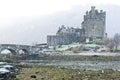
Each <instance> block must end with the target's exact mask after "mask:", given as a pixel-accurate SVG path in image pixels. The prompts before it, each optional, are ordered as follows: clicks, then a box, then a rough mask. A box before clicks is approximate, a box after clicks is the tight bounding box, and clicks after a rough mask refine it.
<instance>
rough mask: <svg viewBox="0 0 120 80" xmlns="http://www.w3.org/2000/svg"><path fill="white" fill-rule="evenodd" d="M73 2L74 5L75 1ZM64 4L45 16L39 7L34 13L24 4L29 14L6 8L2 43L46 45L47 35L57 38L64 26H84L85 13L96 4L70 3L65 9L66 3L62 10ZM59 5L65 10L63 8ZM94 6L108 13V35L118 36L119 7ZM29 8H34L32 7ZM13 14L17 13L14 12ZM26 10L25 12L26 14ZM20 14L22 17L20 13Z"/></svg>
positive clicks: (1, 22) (0, 28)
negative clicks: (57, 33) (82, 24)
mask: <svg viewBox="0 0 120 80" xmlns="http://www.w3.org/2000/svg"><path fill="white" fill-rule="evenodd" d="M12 1H14V0H12ZM46 1H47V0H46ZM53 1H54V0H53ZM66 1H67V0H66ZM66 1H65V4H67V2H66ZM70 1H71V3H72V0H70ZM76 1H78V0H76ZM85 1H87V0H85ZM62 2H64V1H62ZM62 2H61V5H59V7H56V8H58V10H57V9H53V10H51V12H50V11H48V12H46V11H47V10H46V11H45V12H46V14H45V13H44V11H43V12H42V13H40V12H39V10H41V9H39V8H38V10H37V9H35V7H33V9H32V10H33V11H34V12H33V13H32V12H31V11H30V10H29V8H28V7H27V8H26V7H25V4H24V7H25V9H26V10H27V9H28V11H25V10H16V11H19V12H15V14H14V13H12V12H10V13H8V12H9V11H10V10H7V8H5V9H4V7H3V10H7V11H6V12H7V13H5V15H4V13H3V12H1V16H0V17H1V19H0V36H1V37H0V44H8V43H10V44H12V43H13V44H33V43H43V42H46V36H47V35H54V34H55V33H56V31H57V30H58V28H59V27H60V26H61V25H62V24H64V25H66V26H70V27H81V22H82V21H83V15H84V14H85V12H86V10H90V7H91V6H92V5H94V4H89V5H83V4H77V3H74V4H72V6H71V5H68V4H67V6H65V4H63V7H62ZM106 3H107V2H106ZM26 6H27V5H26ZM29 6H30V4H29ZM49 6H51V5H48V7H49ZM60 6H61V7H62V8H60ZM94 6H96V9H98V10H101V9H102V10H104V11H106V13H107V16H106V29H107V33H108V36H109V37H112V36H113V35H114V34H115V33H119V32H120V30H119V27H120V22H119V21H120V19H119V16H120V15H119V13H120V6H119V4H99V5H98V4H97V2H96V4H95V5H94ZM24 7H23V8H24ZM37 7H40V6H37ZM53 7H55V6H53ZM64 7H65V9H64ZM11 8H12V7H11ZM23 8H20V6H19V8H18V9H23ZM30 8H32V5H31V7H30ZM51 9H52V7H51ZM0 10H1V8H0ZM1 11H2V10H1ZM12 11H13V12H14V9H13V10H12ZM24 11H25V12H26V13H24ZM41 11H42V10H41ZM20 12H21V14H22V15H21V14H18V13H20ZM37 12H38V13H37ZM10 14H11V15H10Z"/></svg>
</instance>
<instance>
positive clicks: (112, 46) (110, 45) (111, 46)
mask: <svg viewBox="0 0 120 80" xmlns="http://www.w3.org/2000/svg"><path fill="white" fill-rule="evenodd" d="M106 46H107V47H108V48H109V49H110V50H113V48H114V46H115V44H114V40H113V38H110V39H108V41H107V44H106Z"/></svg>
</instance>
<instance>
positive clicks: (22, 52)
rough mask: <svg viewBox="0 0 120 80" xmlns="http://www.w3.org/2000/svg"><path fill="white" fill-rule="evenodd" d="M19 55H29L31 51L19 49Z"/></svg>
mask: <svg viewBox="0 0 120 80" xmlns="http://www.w3.org/2000/svg"><path fill="white" fill-rule="evenodd" d="M18 54H19V55H25V54H29V51H28V50H27V49H19V50H18Z"/></svg>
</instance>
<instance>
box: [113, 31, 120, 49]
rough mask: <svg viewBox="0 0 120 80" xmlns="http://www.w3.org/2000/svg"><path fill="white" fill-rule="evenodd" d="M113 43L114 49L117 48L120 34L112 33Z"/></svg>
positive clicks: (119, 42)
mask: <svg viewBox="0 0 120 80" xmlns="http://www.w3.org/2000/svg"><path fill="white" fill-rule="evenodd" d="M113 40H114V45H115V50H118V46H119V45H120V34H118V33H116V34H115V35H114V38H113Z"/></svg>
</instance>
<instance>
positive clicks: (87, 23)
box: [81, 6, 106, 41]
mask: <svg viewBox="0 0 120 80" xmlns="http://www.w3.org/2000/svg"><path fill="white" fill-rule="evenodd" d="M105 18H106V12H104V11H103V10H100V11H98V10H96V9H95V6H92V7H91V10H90V11H86V14H85V15H84V21H83V22H82V24H81V26H82V28H83V29H84V30H85V38H86V39H89V41H95V40H96V39H101V40H102V39H103V38H104V37H105V32H106V31H105Z"/></svg>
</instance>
